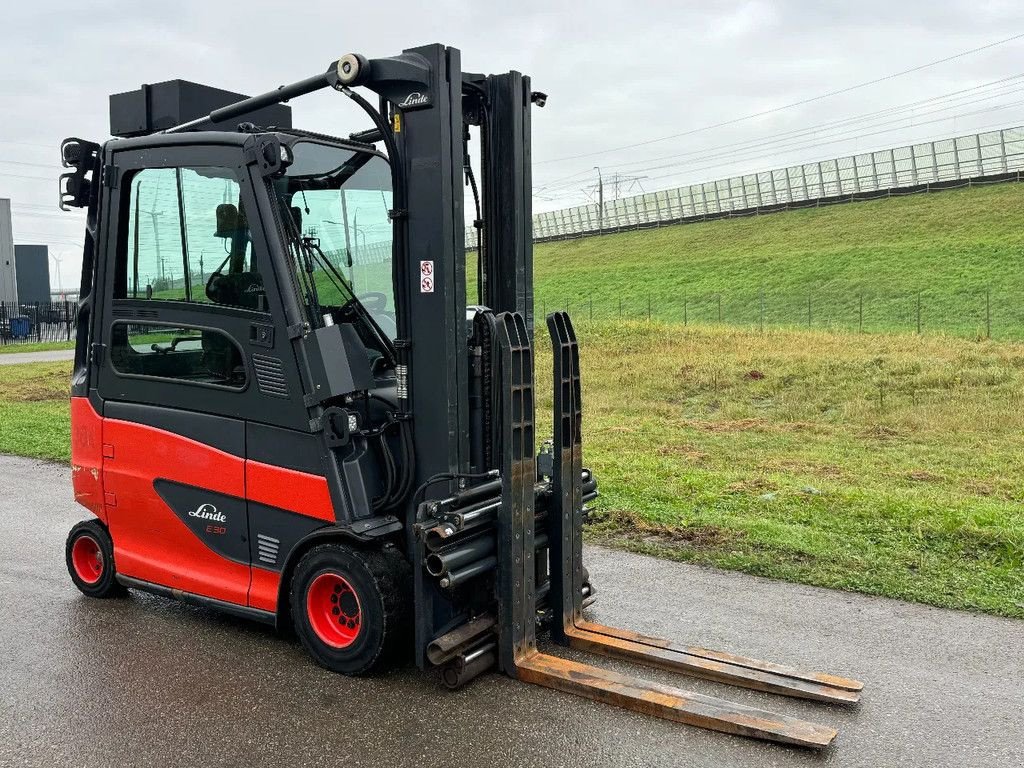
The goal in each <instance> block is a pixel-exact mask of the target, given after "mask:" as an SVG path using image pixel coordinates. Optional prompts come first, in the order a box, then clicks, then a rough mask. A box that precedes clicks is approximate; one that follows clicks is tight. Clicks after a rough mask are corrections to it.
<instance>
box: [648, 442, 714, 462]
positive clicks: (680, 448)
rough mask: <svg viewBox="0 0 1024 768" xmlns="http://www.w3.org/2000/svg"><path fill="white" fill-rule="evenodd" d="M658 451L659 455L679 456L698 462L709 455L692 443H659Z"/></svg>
mask: <svg viewBox="0 0 1024 768" xmlns="http://www.w3.org/2000/svg"><path fill="white" fill-rule="evenodd" d="M657 453H658V455H659V456H678V457H681V458H684V459H686V460H687V461H692V462H696V463H699V462H702V461H704V459H706V458H707V457H708V454H707V453H706V452H705V451H701V450H698V449H697V448H694V447H693V446H692V445H659V446H658V449H657Z"/></svg>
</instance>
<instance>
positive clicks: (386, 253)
mask: <svg viewBox="0 0 1024 768" xmlns="http://www.w3.org/2000/svg"><path fill="white" fill-rule="evenodd" d="M291 149H292V153H293V156H294V160H293V162H292V164H291V165H290V166H289V167H288V169H287V172H286V173H285V176H284V177H283V178H282V179H280V180H278V182H277V191H278V197H279V200H280V201H281V204H282V206H283V207H284V208H285V211H284V212H285V213H286V214H288V215H290V216H291V219H292V221H293V222H294V223H295V228H296V229H297V230H298V231H299V232H300V233H301V236H302V239H303V240H304V241H306V242H308V243H310V244H311V245H312V246H313V247H316V248H317V250H318V251H319V252H320V254H322V259H321V258H319V256H320V254H318V258H316V259H313V260H311V262H310V264H311V266H312V269H313V273H312V276H313V282H314V284H315V288H316V295H317V301H318V303H319V305H320V307H319V308H320V310H321V311H322V312H329V311H334V310H337V309H340V308H342V307H345V306H346V305H347V304H348V303H349V302H350V301H351V297H352V296H353V295H354V296H355V297H356V298H357V299H359V302H360V303H361V304H362V306H363V308H365V310H366V312H368V313H369V315H370V316H371V317H372V318H373V320H374V321H375V322H376V324H377V325H378V326H379V327H380V329H381V330H382V331H383V332H384V334H385V335H386V336H388V338H390V339H394V338H395V336H396V335H397V328H396V324H395V299H394V287H393V283H392V272H391V232H392V228H391V220H390V218H389V216H388V211H389V210H390V209H391V207H392V197H391V168H390V166H389V165H388V162H387V161H386V160H385V159H384V158H382V157H380V156H379V155H375V154H371V153H369V152H361V151H353V150H351V149H347V148H345V147H341V146H337V145H331V144H321V143H318V142H315V141H299V142H296V143H295V144H293V145H292V147H291ZM323 261H326V262H328V263H327V264H324V263H322V262H323ZM307 303H308V301H307Z"/></svg>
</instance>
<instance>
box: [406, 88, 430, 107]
mask: <svg viewBox="0 0 1024 768" xmlns="http://www.w3.org/2000/svg"><path fill="white" fill-rule="evenodd" d="M429 103H430V97H429V96H428V95H427V94H425V93H420V92H419V91H413V92H412V93H410V94H409V95H408V96H406V97H405V101H403V102H402V103H401V104H399V105H398V106H400V107H425V106H427V105H428V104H429Z"/></svg>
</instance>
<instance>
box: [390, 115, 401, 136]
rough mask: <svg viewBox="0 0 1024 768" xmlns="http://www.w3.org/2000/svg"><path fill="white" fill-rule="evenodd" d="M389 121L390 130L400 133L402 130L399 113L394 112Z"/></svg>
mask: <svg viewBox="0 0 1024 768" xmlns="http://www.w3.org/2000/svg"><path fill="white" fill-rule="evenodd" d="M391 123H392V130H393V131H394V132H395V133H401V132H402V115H401V113H399V112H395V114H394V116H393V117H392V118H391Z"/></svg>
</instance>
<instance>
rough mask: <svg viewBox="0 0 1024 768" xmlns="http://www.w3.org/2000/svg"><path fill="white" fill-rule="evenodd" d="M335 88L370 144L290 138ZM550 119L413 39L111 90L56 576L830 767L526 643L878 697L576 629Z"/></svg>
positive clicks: (577, 538)
mask: <svg viewBox="0 0 1024 768" xmlns="http://www.w3.org/2000/svg"><path fill="white" fill-rule="evenodd" d="M327 89H333V90H334V91H337V92H338V94H339V96H340V97H343V98H346V99H348V100H350V101H351V102H353V103H354V104H355V105H356V107H358V108H359V109H360V110H361V111H362V113H364V114H365V115H366V116H367V118H368V119H369V123H370V126H369V127H368V128H367V129H366V130H363V131H361V132H358V133H354V134H351V135H349V136H348V137H347V138H339V137H335V136H327V135H322V134H318V133H311V132H308V131H304V130H300V129H297V128H294V127H292V125H291V110H290V108H289V107H288V106H286V105H285V102H287V101H289V100H291V99H294V98H296V97H299V96H302V95H304V94H308V93H311V92H314V91H319V90H327ZM363 94H370V95H369V97H367V96H365V95H363ZM546 98H547V97H546V96H545V95H544V94H543V93H540V92H538V91H534V90H531V85H530V80H529V78H528V77H525V76H523V75H521V74H520V73H518V72H509V73H506V74H500V75H481V74H471V73H467V72H463V71H462V66H461V61H460V54H459V51H458V50H456V49H454V48H449V47H445V46H441V45H427V46H423V47H419V48H412V49H409V50H406V51H404V52H403V53H401V54H400V55H397V56H393V57H387V58H376V59H368V58H366V57H364V56H361V55H355V54H349V55H346V56H342V57H341V58H340V59H338V60H337V61H333V62H331V63H330V65H329V66H328V68H327V69H326V71H322V72H318V73H317V74H315V75H314V76H312V77H309V78H307V79H305V80H302V81H300V82H297V83H293V84H291V85H286V86H282V87H280V88H278V89H276V90H273V91H270V92H268V93H266V94H264V95H261V96H256V97H251V98H246V97H244V96H241V95H239V94H233V93H229V92H226V91H221V90H218V89H215V88H211V87H208V86H203V85H198V84H195V83H188V82H185V81H180V80H174V81H168V82H164V83H158V84H154V85H148V86H143V87H142V88H141V89H140V90H137V91H131V92H127V93H120V94H115V95H113V96H111V98H110V120H111V134H112V135H113V136H114V138H112V139H110V140H108V141H106V142H105V143H103V144H102V145H101V144H97V143H93V142H90V141H85V140H82V139H77V138H71V139H67V140H65V141H64V143H63V145H62V148H61V154H62V160H63V162H64V165H65V166H66V167H67V168H68V171H67V172H66V173H65V174H63V175H62V176H61V181H60V186H61V207H62V208H64V209H68V208H70V207H83V208H86V209H87V226H86V234H85V247H84V258H83V268H82V283H81V293H80V296H81V299H80V302H79V306H78V314H77V328H78V334H77V347H76V350H75V363H74V370H73V375H72V383H71V395H72V398H71V429H72V473H73V478H74V490H75V498H76V500H77V501H78V502H79V503H81V504H82V505H83V506H85V507H86V508H87V509H88V510H89V511H90V512H91V513H92V514H93V516H94V518H93V519H90V520H88V521H86V522H82V523H80V524H78V525H76V526H75V527H74V528H73V529H72V531H71V533H70V535H69V537H68V540H67V564H68V569H69V571H70V574H71V578H72V580H73V581H74V583H75V584H76V586H77V587H78V588H79V589H80V590H81V591H82V592H84V593H85V594H86V595H89V596H92V597H110V596H114V595H119V594H123V593H124V591H125V590H126V589H138V590H146V591H148V592H153V593H156V594H158V595H165V596H167V597H171V598H176V599H178V600H183V601H188V602H192V603H197V604H199V605H203V606H210V607H213V608H217V609H219V610H223V611H227V612H229V613H232V614H235V615H237V616H241V617H245V618H249V619H254V620H256V621H262V622H266V623H269V624H273V625H276V626H278V627H282V628H284V627H294V631H295V632H296V634H297V635H298V637H299V638H300V640H301V642H302V644H303V645H304V646H305V648H306V649H307V650H308V651H309V653H310V655H311V656H312V657H313V658H314V659H315V660H316V661H317V662H318V663H320V664H322V665H323V666H324V667H326V668H328V669H331V670H334V671H337V672H340V673H345V674H362V673H367V672H370V671H372V670H377V669H380V668H381V667H383V666H385V665H387V664H390V663H394V662H396V661H397V660H401V659H402V658H403V657H404V656H406V655H408V654H411V655H412V656H413V657H414V658H415V661H416V663H417V664H418V665H419V666H420V667H421V668H439V669H440V670H441V677H442V679H443V680H444V682H445V683H446V684H447V685H449V686H450V687H458V686H460V685H463V684H464V683H466V682H468V681H469V680H471V679H472V678H474V677H476V676H477V675H479V674H481V673H483V672H486V671H488V670H491V669H495V668H496V669H498V670H500V671H502V672H504V673H506V674H508V675H511V676H513V677H516V678H519V679H522V680H526V681H528V682H532V683H536V684H539V685H543V686H547V687H551V688H555V689H559V690H562V691H568V692H571V693H575V694H578V695H582V696H586V697H588V698H591V699H596V700H600V701H604V702H608V703H611V704H616V705H619V706H623V707H626V708H629V709H633V710H637V711H641V712H645V713H647V714H651V715H655V716H658V717H662V718H666V719H669V720H675V721H679V722H683V723H689V724H693V725H698V726H703V727H707V728H713V729H716V730H720V731H725V732H729V733H735V734H742V735H746V736H752V737H757V738H764V739H771V740H775V741H781V742H788V743H793V744H799V745H804V746H808V747H815V748H820V747H824V746H826V745H828V744H829V743H830V742H831V741H832V739H833V738H834V736H835V734H836V732H835V731H834V730H833V729H832V728H829V727H826V726H822V725H817V724H814V723H808V722H804V721H801V720H798V719H794V718H791V717H787V716H784V715H780V714H775V713H772V712H768V711H764V710H759V709H754V708H751V707H747V706H741V705H738V704H732V703H729V702H727V701H723V700H719V699H715V698H712V697H709V696H704V695H700V694H696V693H690V692H687V691H685V690H682V689H678V688H675V687H669V686H666V685H661V684H657V683H653V682H648V681H645V680H642V679H639V678H634V677H628V676H625V675H622V674H619V673H615V672H611V671H607V670H604V669H602V668H600V667H596V666H591V665H588V664H583V663H580V662H577V661H570V660H567V659H564V658H560V657H558V656H555V655H551V654H548V653H545V652H542V651H541V650H539V648H538V633H540V632H542V631H544V632H547V633H550V639H551V641H552V643H553V644H555V645H566V646H571V647H573V648H576V649H582V650H585V651H590V652H593V653H597V654H604V655H608V656H613V657H617V658H620V659H626V660H629V661H632V662H636V663H639V664H643V665H649V666H653V667H658V668H660V669H665V670H671V671H674V672H680V673H683V674H687V675H693V676H698V677H704V678H710V679H712V680H716V681H719V682H725V683H731V684H735V685H740V686H745V687H748V688H754V689H758V690H762V691H769V692H772V693H778V694H783V695H787V696H795V697H801V698H806V699H814V700H818V701H823V702H833V703H840V704H852V703H854V702H856V701H857V700H858V698H859V692H860V690H861V688H862V685H861V683H859V682H857V681H855V680H849V679H845V678H840V677H835V676H832V675H825V674H819V673H814V672H806V671H801V670H798V669H794V668H791V667H784V666H781V665H778V664H773V663H768V662H763V661H758V660H755V659H749V658H744V657H740V656H736V655H734V654H731V653H725V652H720V651H712V650H708V649H705V648H696V647H689V646H683V645H678V644H676V643H673V642H670V641H668V640H664V639H660V638H654V637H647V636H644V635H640V634H637V633H634V632H631V631H627V630H623V629H618V628H615V627H609V626H604V625H601V624H596V623H594V622H592V621H590V620H588V618H587V617H586V615H585V614H584V608H585V607H586V605H587V604H588V602H589V601H591V600H592V599H593V597H594V588H593V586H592V585H591V584H590V579H589V576H588V573H587V570H586V569H585V568H584V566H583V550H582V541H581V539H582V529H583V524H584V521H585V516H586V504H587V503H588V502H589V501H590V500H592V499H593V498H595V497H596V495H597V485H596V480H595V478H594V477H593V476H592V474H591V473H590V472H589V471H588V470H587V469H586V468H584V467H583V465H582V453H581V452H582V446H581V434H582V430H581V418H582V403H581V400H580V370H579V351H578V345H577V339H576V335H575V331H574V329H573V326H572V322H571V321H570V319H569V316H568V315H567V314H566V313H564V312H556V313H554V314H551V315H549V316H548V317H547V318H545V319H544V328H543V330H545V331H546V332H547V333H548V334H549V335H550V337H551V343H552V346H553V349H552V353H553V354H552V361H551V363H550V364H551V366H552V373H553V376H554V382H553V383H554V414H553V435H552V436H551V439H550V440H545V441H543V443H542V445H541V446H540V449H539V451H538V446H537V439H536V435H535V426H534V389H533V387H534V363H535V360H534V354H533V342H534V333H535V331H536V330H537V329H535V324H534V314H533V272H532V232H531V178H530V176H531V173H530V167H531V157H530V120H531V110H532V109H533V108H534V107H543V106H544V103H545V100H546ZM473 135H477V136H478V142H479V153H478V154H479V158H480V163H479V176H480V178H479V183H478V180H477V178H476V175H475V174H474V172H473V168H472V167H471V165H472V164H471V162H470V158H471V153H470V152H469V142H470V140H471V136H473ZM464 184H468V185H469V188H470V189H471V190H472V192H473V195H472V198H471V199H473V201H474V206H475V210H473V211H472V213H471V215H470V216H469V218H470V219H472V220H473V222H474V224H475V226H476V227H477V229H478V232H479V247H478V249H477V251H476V258H475V259H473V258H472V255H473V254H472V252H470V254H469V256H470V258H467V249H466V247H465V245H466V244H465V233H464V226H465V221H466V219H467V214H466V212H465V211H464V210H463V208H464V200H465V199H466V195H465V192H464ZM467 264H470V265H472V266H471V269H475V281H470V280H467ZM467 284H470V285H474V290H475V297H474V299H475V301H473V302H470V301H468V300H467Z"/></svg>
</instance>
